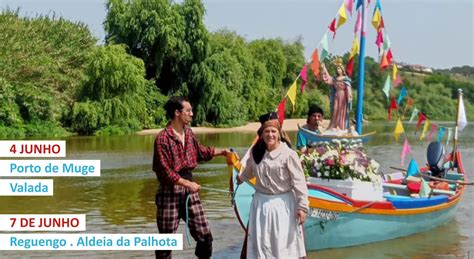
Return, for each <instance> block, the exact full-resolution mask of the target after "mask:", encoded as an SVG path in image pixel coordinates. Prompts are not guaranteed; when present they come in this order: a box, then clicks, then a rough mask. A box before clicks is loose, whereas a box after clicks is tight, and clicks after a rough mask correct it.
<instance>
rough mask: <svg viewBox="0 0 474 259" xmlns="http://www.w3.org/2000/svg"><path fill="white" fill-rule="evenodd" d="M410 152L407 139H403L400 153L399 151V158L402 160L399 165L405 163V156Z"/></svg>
mask: <svg viewBox="0 0 474 259" xmlns="http://www.w3.org/2000/svg"><path fill="white" fill-rule="evenodd" d="M409 153H411V147H410V144H408V139H405V142H403V148H402V153H400V158H401V160H402V163H401V165H402V166H403V165H405V157H406V156H407V154H409Z"/></svg>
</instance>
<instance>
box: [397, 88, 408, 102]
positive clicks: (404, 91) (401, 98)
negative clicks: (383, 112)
mask: <svg viewBox="0 0 474 259" xmlns="http://www.w3.org/2000/svg"><path fill="white" fill-rule="evenodd" d="M407 95H408V91H407V89H406V88H405V86H402V89H401V90H400V94H399V95H398V99H397V104H398V105H400V103H401V102H402V101H403V99H404V98H405V96H407Z"/></svg>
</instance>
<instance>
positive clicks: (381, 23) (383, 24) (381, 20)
mask: <svg viewBox="0 0 474 259" xmlns="http://www.w3.org/2000/svg"><path fill="white" fill-rule="evenodd" d="M383 28H385V23H384V22H383V17H382V16H380V23H379V27H378V28H377V29H378V30H379V31H381V30H382V29H383Z"/></svg>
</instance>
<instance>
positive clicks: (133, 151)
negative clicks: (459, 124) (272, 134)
mask: <svg viewBox="0 0 474 259" xmlns="http://www.w3.org/2000/svg"><path fill="white" fill-rule="evenodd" d="M439 124H440V125H446V124H443V123H439ZM406 127H407V128H406V130H407V131H408V132H409V134H408V139H409V141H410V144H411V146H412V149H413V150H414V153H415V155H414V157H415V158H416V160H417V161H418V163H419V164H423V163H424V161H425V159H426V153H425V150H426V147H427V145H428V142H426V141H420V140H417V137H418V136H419V133H418V135H417V136H414V134H413V132H414V127H415V126H414V125H413V124H411V125H408V126H406ZM393 129H394V123H387V122H374V123H371V124H370V125H369V126H368V127H366V129H365V131H367V132H368V131H372V130H376V131H377V134H376V135H375V136H374V137H373V139H372V140H371V141H370V142H368V143H367V149H368V153H369V155H370V156H372V157H373V158H375V159H376V160H377V161H379V162H380V163H381V164H382V167H381V170H382V172H390V171H391V169H390V168H389V167H390V166H400V152H401V149H402V144H403V143H402V141H401V140H399V142H398V143H395V141H394V139H393V136H392V132H393ZM290 137H291V139H292V141H295V139H296V133H295V132H290ZM154 138H155V137H154V136H138V135H129V136H94V137H70V138H67V139H66V141H67V142H66V143H67V159H100V160H101V163H102V165H101V166H102V171H101V177H74V178H72V177H71V178H68V177H59V178H55V179H54V196H52V197H0V204H1V207H0V214H42V213H48V214H63V213H71V214H72V213H74V214H86V215H87V231H86V232H87V233H157V229H156V224H155V211H156V207H155V204H154V197H155V192H156V189H157V186H158V183H157V181H156V177H155V175H154V173H153V172H152V171H151V161H152V156H153V142H154ZM198 138H199V139H200V141H201V142H202V143H203V144H204V145H211V146H217V147H232V148H234V149H236V150H237V152H239V153H240V154H243V153H244V152H245V150H246V149H247V148H248V145H249V144H250V143H251V141H252V139H253V138H254V134H249V133H218V134H209V133H207V134H201V135H198ZM401 139H404V136H401ZM444 143H446V136H445V137H444ZM459 148H460V150H461V151H462V153H463V158H464V159H463V162H464V167H465V169H466V171H467V173H468V175H469V176H470V177H469V178H470V179H473V178H474V177H473V176H474V175H473V172H472V169H473V168H474V160H473V159H472V158H473V157H474V125H468V126H467V127H466V129H464V131H462V132H461V134H460V142H459ZM410 158H411V155H409V156H408V157H407V159H406V161H407V162H408V161H409V159H410ZM407 162H406V163H407ZM405 166H407V165H405ZM194 178H195V180H196V181H198V182H199V183H200V184H201V185H202V186H204V187H211V188H218V189H227V188H228V173H227V169H226V165H225V161H224V159H223V158H216V159H214V160H213V161H211V162H208V163H205V164H201V165H200V166H199V167H198V168H197V169H196V170H195V172H194ZM473 198H474V186H468V187H467V190H466V192H465V194H464V197H463V199H462V201H461V204H460V206H459V208H458V211H457V213H456V217H455V219H454V220H453V221H451V222H450V223H449V224H446V225H444V226H441V227H438V228H436V229H434V230H431V231H428V232H425V233H420V234H416V235H412V236H409V237H404V238H398V239H394V240H389V241H384V242H378V243H373V244H369V245H363V246H356V247H349V248H342V249H328V250H322V251H314V252H309V253H308V258H369V257H370V258H407V257H411V258H433V257H439V258H468V257H469V256H470V253H471V254H472V253H473V252H474V241H473V240H474V223H473V222H474V221H473V211H474V205H473ZM201 199H202V200H203V203H204V207H205V210H206V214H207V216H208V219H209V221H210V225H211V228H212V231H213V236H214V243H213V244H214V254H213V258H238V257H239V254H240V249H241V245H242V241H243V235H244V232H243V230H242V228H241V227H240V225H239V223H238V221H237V219H236V217H235V214H234V210H233V208H232V207H231V203H230V198H229V196H228V195H226V194H224V193H220V192H215V191H206V190H202V191H201ZM183 231H184V224H183V223H181V225H180V227H179V232H180V233H183ZM380 231H383V230H380ZM193 254H194V243H193V244H192V245H191V247H189V246H188V245H187V243H186V239H184V250H183V251H175V252H173V255H174V258H193ZM84 256H90V257H93V258H94V257H102V258H103V257H125V258H127V257H142V258H148V257H153V256H154V253H153V252H152V251H0V257H1V258H13V257H35V258H46V257H47V258H50V257H84Z"/></svg>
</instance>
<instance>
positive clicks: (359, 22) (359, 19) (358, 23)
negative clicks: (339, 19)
mask: <svg viewBox="0 0 474 259" xmlns="http://www.w3.org/2000/svg"><path fill="white" fill-rule="evenodd" d="M361 27H362V16H361V11H360V10H359V11H358V12H357V18H356V22H355V25H354V34H357V32H358V31H359V30H360V28H361Z"/></svg>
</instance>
